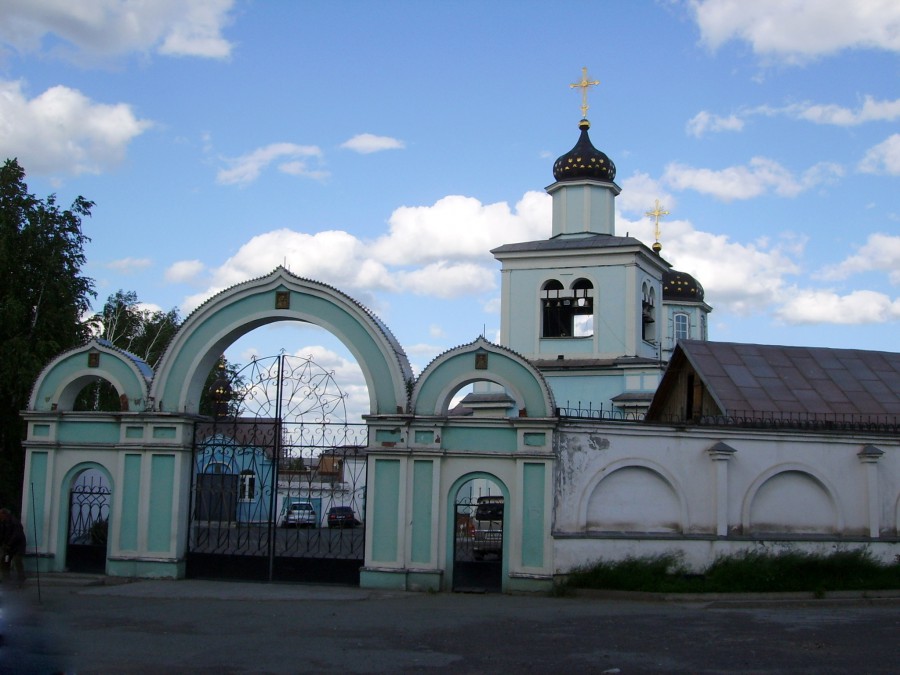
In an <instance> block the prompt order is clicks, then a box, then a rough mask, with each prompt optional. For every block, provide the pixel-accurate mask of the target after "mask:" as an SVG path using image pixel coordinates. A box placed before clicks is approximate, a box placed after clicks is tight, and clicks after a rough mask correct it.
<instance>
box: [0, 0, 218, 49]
mask: <svg viewBox="0 0 900 675" xmlns="http://www.w3.org/2000/svg"><path fill="white" fill-rule="evenodd" d="M233 6H234V0H154V1H153V2H134V1H132V0H77V2H75V1H73V0H4V2H3V3H0V40H2V41H4V42H6V43H8V44H10V45H12V46H13V47H15V48H16V49H19V50H20V51H38V50H40V49H41V48H42V46H43V43H44V38H45V37H46V36H47V35H51V34H52V35H56V36H57V37H59V38H61V39H62V40H63V41H65V42H66V43H68V44H69V45H71V47H72V48H74V49H75V50H76V54H75V55H74V56H75V57H76V58H79V59H82V58H84V57H85V56H89V57H98V56H101V57H102V56H115V55H121V54H127V53H129V52H150V51H156V52H158V53H160V54H167V55H170V56H198V57H207V58H226V57H228V56H229V55H230V54H231V48H232V45H231V43H230V42H229V41H228V40H226V39H225V38H224V37H223V36H222V30H223V29H224V28H225V26H226V25H227V24H228V23H229V22H230V17H229V12H230V11H231V9H232V7H233ZM57 51H59V50H57ZM69 51H70V52H71V48H70V49H69Z"/></svg>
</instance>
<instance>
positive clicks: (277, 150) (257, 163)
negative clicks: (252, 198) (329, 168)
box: [216, 143, 328, 185]
mask: <svg viewBox="0 0 900 675" xmlns="http://www.w3.org/2000/svg"><path fill="white" fill-rule="evenodd" d="M321 156H322V151H321V150H320V149H319V148H318V147H317V146H315V145H296V144H295V143H272V144H270V145H266V146H264V147H262V148H257V149H256V150H253V151H252V152H249V153H247V154H246V155H241V156H240V157H234V158H230V159H225V162H226V164H228V165H229V166H228V168H227V169H220V170H219V172H218V174H217V175H216V181H217V182H218V183H221V184H222V185H248V184H250V183H252V182H253V181H255V180H256V179H257V178H259V174H260V173H261V172H262V170H263V169H265V168H266V167H268V166H269V165H270V164H273V163H277V162H279V160H282V159H286V160H287V161H283V162H280V163H279V164H278V170H279V171H281V172H282V173H287V174H290V175H292V176H304V177H307V178H315V179H320V178H324V177H326V176H327V175H328V173H327V172H325V171H322V170H318V169H310V168H309V167H308V166H307V164H306V161H305V160H304V159H302V158H306V157H314V158H320V157H321Z"/></svg>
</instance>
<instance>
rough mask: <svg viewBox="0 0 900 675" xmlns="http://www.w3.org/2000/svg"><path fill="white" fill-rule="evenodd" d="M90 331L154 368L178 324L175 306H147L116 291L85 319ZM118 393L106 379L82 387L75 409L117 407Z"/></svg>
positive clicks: (133, 295)
mask: <svg viewBox="0 0 900 675" xmlns="http://www.w3.org/2000/svg"><path fill="white" fill-rule="evenodd" d="M88 323H89V325H90V328H91V331H92V333H93V334H94V335H95V336H96V337H99V338H102V339H104V340H107V341H108V342H110V343H111V344H112V345H113V346H115V347H118V348H119V349H124V350H125V351H127V352H130V353H131V354H134V355H135V356H137V357H138V358H140V359H141V360H143V361H144V362H145V363H147V365H149V366H150V367H151V368H153V369H156V366H157V365H158V364H159V360H160V359H161V358H162V355H163V352H164V351H165V349H166V347H167V346H168V344H169V342H170V341H171V339H172V336H174V335H175V332H176V331H177V330H178V327H179V325H180V324H181V319H180V317H179V316H178V309H177V308H175V309H171V310H169V311H168V312H164V311H162V310H154V309H148V308H147V307H146V306H143V305H142V304H141V302H140V301H139V300H138V296H137V293H135V292H134V291H123V290H121V289H120V290H118V291H117V292H116V293H114V294H113V295H110V296H109V298H107V300H106V304H104V305H103V309H102V310H100V311H99V312H97V313H96V314H94V316H92V317H91V318H90V319H89V321H88ZM120 407H121V406H120V403H119V393H118V392H117V391H116V390H115V389H114V388H113V386H112V385H111V384H110V383H109V382H107V381H106V380H102V379H98V381H97V382H96V383H94V384H93V385H90V386H88V387H85V389H84V390H82V392H81V393H80V394H79V396H78V399H77V400H76V402H75V409H76V410H104V411H110V412H115V411H117V410H119V409H120Z"/></svg>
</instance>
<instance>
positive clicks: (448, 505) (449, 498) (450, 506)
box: [444, 471, 512, 589]
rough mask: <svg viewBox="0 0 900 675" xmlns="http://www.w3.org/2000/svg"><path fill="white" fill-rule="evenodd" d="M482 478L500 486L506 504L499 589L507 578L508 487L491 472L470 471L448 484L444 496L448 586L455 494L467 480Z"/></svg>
mask: <svg viewBox="0 0 900 675" xmlns="http://www.w3.org/2000/svg"><path fill="white" fill-rule="evenodd" d="M477 479H482V480H485V481H490V482H492V483H494V484H495V485H496V486H497V487H499V488H500V492H501V493H502V494H503V502H504V504H505V505H506V508H505V515H504V517H503V552H502V555H501V561H502V563H501V571H500V583H501V589H502V586H504V585H505V583H506V579H507V578H509V541H510V534H509V527H510V526H509V522H510V518H509V513H510V510H511V509H510V507H511V504H512V502H511V501H510V493H509V487H508V486H507V485H506V483H505V482H503V481H502V480H500V478H499V477H498V476H496V475H495V474H493V473H489V472H487V471H470V472H469V473H466V474H463V475H462V476H460V477H459V478H457V479H456V480H455V481H453V484H452V485H451V486H450V489H449V490H448V491H447V493H446V495H445V496H444V502H445V512H444V513H445V521H444V522H445V523H446V527H445V528H444V537H445V538H444V549H445V551H446V561H445V578H446V579H447V580H448V582H449V584H450V586H452V584H453V578H454V577H453V574H454V567H455V562H456V561H455V559H454V551H455V543H456V542H455V538H456V535H457V530H456V501H457V495H458V494H459V491H460V489H461V488H462V487H463V486H464V485H465V484H466V483H468V482H469V481H472V480H477Z"/></svg>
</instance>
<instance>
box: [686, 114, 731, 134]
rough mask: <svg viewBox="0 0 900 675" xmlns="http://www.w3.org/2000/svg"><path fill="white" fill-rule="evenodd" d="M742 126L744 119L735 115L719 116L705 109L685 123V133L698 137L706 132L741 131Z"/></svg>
mask: <svg viewBox="0 0 900 675" xmlns="http://www.w3.org/2000/svg"><path fill="white" fill-rule="evenodd" d="M743 128H744V120H743V119H741V118H740V117H738V116H737V115H729V116H728V117H721V116H720V115H714V114H712V113H710V112H707V111H706V110H701V111H700V112H698V113H697V114H696V115H694V116H693V117H692V118H691V119H690V120H688V123H687V133H688V135H690V136H696V137H698V138H699V137H700V136H703V135H704V134H706V133H707V132H714V133H716V132H720V131H741V130H743Z"/></svg>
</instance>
